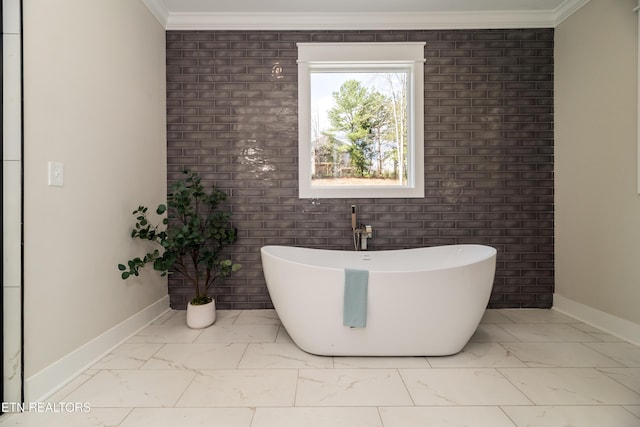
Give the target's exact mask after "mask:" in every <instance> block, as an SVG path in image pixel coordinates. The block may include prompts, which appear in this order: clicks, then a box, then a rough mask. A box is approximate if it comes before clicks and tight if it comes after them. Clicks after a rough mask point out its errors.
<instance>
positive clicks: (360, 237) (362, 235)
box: [351, 205, 373, 251]
mask: <svg viewBox="0 0 640 427" xmlns="http://www.w3.org/2000/svg"><path fill="white" fill-rule="evenodd" d="M351 231H352V233H353V249H354V250H355V251H366V250H367V240H368V239H370V238H371V237H373V228H372V227H371V226H370V225H363V224H360V225H358V220H357V218H356V205H351Z"/></svg>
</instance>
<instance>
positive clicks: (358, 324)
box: [342, 269, 369, 328]
mask: <svg viewBox="0 0 640 427" xmlns="http://www.w3.org/2000/svg"><path fill="white" fill-rule="evenodd" d="M368 287H369V271H368V270H355V269H345V270H344V315H343V322H342V324H343V325H344V326H349V327H351V328H364V327H366V326H367V293H368Z"/></svg>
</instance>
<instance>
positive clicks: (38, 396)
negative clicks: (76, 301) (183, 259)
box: [24, 295, 169, 402]
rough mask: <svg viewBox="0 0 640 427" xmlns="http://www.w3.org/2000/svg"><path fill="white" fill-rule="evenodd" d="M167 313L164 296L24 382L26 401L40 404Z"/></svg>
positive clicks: (167, 304)
mask: <svg viewBox="0 0 640 427" xmlns="http://www.w3.org/2000/svg"><path fill="white" fill-rule="evenodd" d="M168 310H169V296H168V295H166V296H164V297H162V298H161V299H159V300H158V301H156V302H154V303H153V304H151V305H149V306H148V307H146V308H144V309H142V310H141V311H140V312H138V313H136V314H134V315H133V316H131V317H129V318H128V319H126V320H124V321H123V322H121V323H119V324H118V325H116V326H114V327H113V328H111V329H109V330H108V331H106V332H104V333H103V334H101V335H99V336H97V337H96V338H94V339H92V340H91V341H89V342H88V343H86V344H84V345H82V346H81V347H79V348H78V349H76V350H74V351H72V352H71V353H69V354H68V355H66V356H64V357H63V358H61V359H59V360H58V361H56V362H54V363H52V364H51V365H49V366H48V367H46V368H44V369H43V370H41V371H40V372H38V373H36V374H34V375H33V376H31V377H29V378H26V379H25V382H24V390H25V393H24V396H25V398H24V400H25V402H41V401H43V400H44V399H46V398H47V397H49V396H50V395H52V394H53V393H55V392H56V391H58V390H59V389H60V388H62V387H63V386H64V385H65V384H67V383H68V382H69V381H71V380H72V379H74V378H75V377H77V376H78V375H80V374H81V373H82V372H84V371H85V370H86V369H88V368H89V367H90V366H91V365H93V364H94V363H95V362H97V361H98V360H100V359H101V358H102V357H104V356H105V355H107V354H108V353H109V352H110V351H111V350H112V349H113V348H115V347H117V346H118V345H120V344H121V343H122V342H124V341H125V340H127V339H128V338H129V337H131V336H132V335H134V334H136V333H137V332H138V331H139V330H140V329H142V328H144V327H145V326H147V325H148V324H149V323H151V322H152V321H153V320H155V319H157V318H158V317H159V316H161V315H162V314H164V313H166V312H167V311H168Z"/></svg>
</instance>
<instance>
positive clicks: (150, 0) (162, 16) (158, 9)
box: [142, 0, 169, 29]
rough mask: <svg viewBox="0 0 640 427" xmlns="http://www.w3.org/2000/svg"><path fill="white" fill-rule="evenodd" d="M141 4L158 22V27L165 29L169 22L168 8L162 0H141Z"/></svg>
mask: <svg viewBox="0 0 640 427" xmlns="http://www.w3.org/2000/svg"><path fill="white" fill-rule="evenodd" d="M142 3H144V5H145V6H147V9H149V11H150V12H151V14H152V15H153V16H154V17H155V18H156V19H157V20H158V22H159V23H160V25H162V26H163V27H164V28H165V29H166V28H167V23H168V22H169V8H168V7H167V5H166V4H165V2H164V0H142Z"/></svg>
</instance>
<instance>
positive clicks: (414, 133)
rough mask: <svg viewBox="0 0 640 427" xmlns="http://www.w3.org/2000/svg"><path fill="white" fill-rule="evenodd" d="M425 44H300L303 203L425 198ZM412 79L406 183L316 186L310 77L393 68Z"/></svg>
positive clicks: (299, 129)
mask: <svg viewBox="0 0 640 427" xmlns="http://www.w3.org/2000/svg"><path fill="white" fill-rule="evenodd" d="M424 46H425V43H424V42H416V43H298V149H299V155H298V165H299V167H298V178H299V198H301V199H305V198H359V197H365V198H404V197H406V198H409V197H413V198H416V197H424V100H423V99H424V61H425V60H424ZM400 68H401V69H402V70H403V71H404V70H406V72H407V74H408V78H407V81H408V90H407V95H408V96H407V116H408V118H409V128H408V129H407V134H408V135H407V153H406V155H407V183H406V184H398V185H384V186H380V185H378V186H376V185H361V186H355V185H354V186H346V185H334V186H327V185H322V186H318V185H315V186H314V185H312V179H311V178H312V177H311V169H312V168H311V161H312V159H311V73H312V72H313V71H317V70H326V71H328V72H329V71H331V72H344V71H349V70H352V71H354V72H355V71H357V72H362V71H365V70H366V71H371V72H384V71H385V70H394V69H400Z"/></svg>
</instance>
